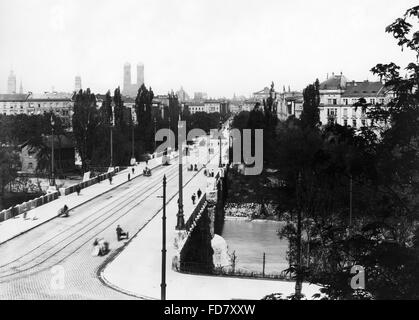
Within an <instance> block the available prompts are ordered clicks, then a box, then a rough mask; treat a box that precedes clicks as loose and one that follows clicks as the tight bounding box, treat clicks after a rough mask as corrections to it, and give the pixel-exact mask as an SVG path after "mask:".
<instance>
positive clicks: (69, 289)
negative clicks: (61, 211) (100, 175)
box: [0, 161, 198, 299]
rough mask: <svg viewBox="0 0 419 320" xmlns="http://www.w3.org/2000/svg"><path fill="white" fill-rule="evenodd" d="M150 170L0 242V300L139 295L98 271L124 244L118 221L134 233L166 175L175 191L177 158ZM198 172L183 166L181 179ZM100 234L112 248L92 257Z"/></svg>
mask: <svg viewBox="0 0 419 320" xmlns="http://www.w3.org/2000/svg"><path fill="white" fill-rule="evenodd" d="M185 166H186V164H185ZM152 173H153V175H152V176H151V177H143V176H139V177H137V178H135V179H133V180H131V182H128V183H126V184H124V185H122V186H120V187H118V188H116V189H114V190H112V191H110V192H108V193H105V194H103V195H101V196H100V197H98V198H96V199H95V200H93V201H90V202H88V203H86V204H85V205H82V206H80V207H78V208H76V209H75V210H73V211H71V212H70V217H69V218H56V219H54V220H52V221H50V222H48V223H46V224H44V225H41V226H39V227H38V228H35V229H34V230H31V231H30V232H28V233H26V234H23V235H21V236H19V237H17V238H15V239H12V240H10V241H9V242H7V243H4V244H3V245H1V246H0V299H130V298H132V299H137V298H135V297H132V296H129V295H126V294H124V293H122V292H118V291H116V290H114V289H111V288H110V287H108V286H107V285H105V284H104V283H103V282H102V281H101V280H100V279H99V277H98V276H97V273H98V271H99V270H100V269H101V267H102V266H104V265H105V264H106V263H107V262H108V261H109V259H111V258H112V256H114V255H115V254H116V253H117V252H118V251H120V250H121V248H122V246H123V244H124V243H123V242H119V243H118V242H117V241H116V232H115V228H116V226H117V225H118V224H120V225H121V226H122V228H123V229H124V230H126V231H129V233H130V235H134V234H135V233H136V232H138V230H140V229H141V228H142V227H144V226H145V225H146V224H147V222H148V221H149V220H151V219H152V218H153V217H154V215H155V214H156V213H157V211H158V210H159V209H160V208H161V199H158V198H157V195H161V194H162V190H161V185H162V177H163V175H164V174H166V177H167V180H168V184H167V191H168V197H169V199H170V197H172V198H173V197H175V196H176V194H177V189H178V188H177V185H178V165H177V162H175V161H174V162H173V164H172V165H170V166H165V167H159V168H156V169H154V170H153V172H152ZM196 174H198V173H197V172H193V171H192V172H190V171H187V170H186V169H185V170H184V184H187V183H188V182H189V181H190V180H191V179H192V178H193V177H194V176H195V175H196ZM184 199H185V201H187V200H190V195H187V194H186V195H184ZM101 237H103V238H105V239H106V240H107V241H109V242H110V249H111V252H110V254H108V255H107V256H104V257H98V256H92V254H91V252H92V249H93V246H92V243H93V241H94V239H95V238H101ZM57 266H59V267H57ZM61 275H62V276H63V277H61ZM57 279H58V282H57ZM61 284H63V286H61Z"/></svg>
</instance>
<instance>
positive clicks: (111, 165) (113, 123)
mask: <svg viewBox="0 0 419 320" xmlns="http://www.w3.org/2000/svg"><path fill="white" fill-rule="evenodd" d="M111 107H112V121H111V163H110V167H111V168H113V127H114V125H115V115H114V106H113V105H112V106H111Z"/></svg>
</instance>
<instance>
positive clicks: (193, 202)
mask: <svg viewBox="0 0 419 320" xmlns="http://www.w3.org/2000/svg"><path fill="white" fill-rule="evenodd" d="M191 199H192V204H195V199H196V196H195V193H194V194H193V195H192V197H191Z"/></svg>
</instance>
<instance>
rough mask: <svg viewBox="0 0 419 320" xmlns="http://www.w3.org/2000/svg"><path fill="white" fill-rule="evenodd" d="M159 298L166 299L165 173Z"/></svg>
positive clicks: (164, 181) (164, 177)
mask: <svg viewBox="0 0 419 320" xmlns="http://www.w3.org/2000/svg"><path fill="white" fill-rule="evenodd" d="M160 288H161V300H166V175H164V176H163V217H162V249H161V284H160Z"/></svg>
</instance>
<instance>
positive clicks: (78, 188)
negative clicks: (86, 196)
mask: <svg viewBox="0 0 419 320" xmlns="http://www.w3.org/2000/svg"><path fill="white" fill-rule="evenodd" d="M76 192H77V195H78V196H79V195H80V186H79V185H76Z"/></svg>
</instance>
